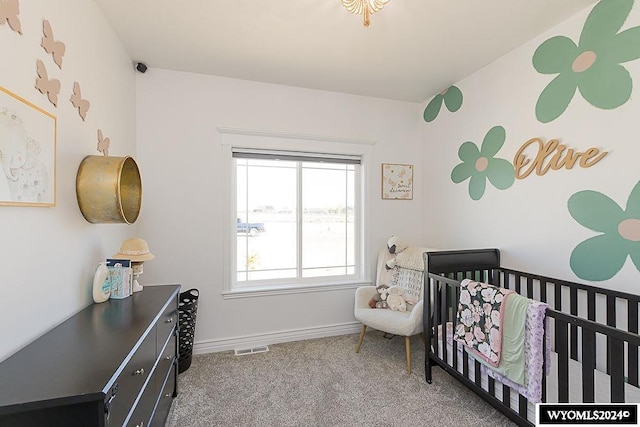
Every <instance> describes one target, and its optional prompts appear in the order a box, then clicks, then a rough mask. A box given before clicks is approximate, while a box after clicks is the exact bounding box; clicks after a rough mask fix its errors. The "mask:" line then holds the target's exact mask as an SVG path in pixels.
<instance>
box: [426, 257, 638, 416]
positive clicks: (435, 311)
mask: <svg viewBox="0 0 640 427" xmlns="http://www.w3.org/2000/svg"><path fill="white" fill-rule="evenodd" d="M424 260H425V265H426V266H427V270H428V271H427V274H425V286H424V314H423V317H424V319H423V320H424V336H425V341H426V343H427V344H428V345H426V346H425V348H426V355H425V376H426V380H427V382H428V383H431V382H432V367H434V366H439V367H441V368H442V369H444V370H445V371H446V372H447V373H449V374H450V375H452V376H453V377H455V378H456V379H458V380H459V381H461V382H462V383H464V384H465V385H466V386H467V387H469V388H470V389H471V390H473V391H474V392H475V393H477V394H478V395H479V396H480V397H482V398H483V399H484V400H485V401H487V402H488V403H490V404H491V405H493V406H494V407H495V408H496V409H498V410H499V411H500V412H502V413H503V414H505V415H506V416H507V417H509V418H510V419H512V420H513V421H514V422H516V423H517V424H518V425H523V426H526V425H533V424H534V423H535V405H534V403H532V402H528V400H527V398H526V397H524V396H523V395H521V394H519V393H518V392H517V391H516V390H515V389H511V388H509V387H507V386H506V385H504V384H502V383H501V382H500V381H498V380H496V379H493V378H492V377H490V376H487V375H483V372H482V369H481V364H480V362H478V361H477V360H475V359H474V358H472V357H471V356H469V355H468V353H467V352H466V351H463V350H462V344H461V343H457V342H456V341H453V342H452V343H450V344H449V347H450V348H449V350H447V341H446V340H444V338H443V335H446V333H445V334H438V331H439V330H440V331H446V326H447V323H448V322H452V323H453V328H454V329H455V322H456V312H457V301H458V298H459V295H460V282H461V281H462V280H463V279H465V278H469V279H472V280H475V281H479V282H485V283H489V284H492V285H496V286H501V287H503V288H507V289H512V290H514V291H516V292H518V293H519V294H521V295H523V296H525V297H527V298H531V299H534V300H537V301H542V302H545V303H547V304H548V305H549V308H548V309H547V310H546V316H547V318H548V319H547V325H548V327H546V328H545V329H546V330H545V333H546V334H548V336H549V337H550V342H551V351H552V353H551V354H552V355H553V356H554V357H553V358H552V364H555V366H543V370H547V369H551V368H552V373H551V375H548V376H547V375H543V376H542V378H543V379H542V401H541V402H543V403H576V402H583V403H620V402H635V403H638V402H640V388H639V378H638V376H639V375H638V363H639V361H638V348H639V346H640V336H639V335H638V326H639V319H638V307H639V303H640V296H639V295H632V294H628V293H623V292H617V291H612V290H607V289H601V288H597V287H593V286H588V285H584V284H579V283H573V282H569V281H566V280H559V279H553V278H549V277H543V276H541V275H537V274H530V273H525V272H521V271H515V270H511V269H508V268H504V267H501V266H500V251H499V250H498V249H471V250H457V251H439V252H425V253H424ZM441 347H442V348H441ZM607 383H608V387H607ZM603 393H604V394H605V396H604V397H603V396H602V394H603ZM576 395H577V396H576Z"/></svg>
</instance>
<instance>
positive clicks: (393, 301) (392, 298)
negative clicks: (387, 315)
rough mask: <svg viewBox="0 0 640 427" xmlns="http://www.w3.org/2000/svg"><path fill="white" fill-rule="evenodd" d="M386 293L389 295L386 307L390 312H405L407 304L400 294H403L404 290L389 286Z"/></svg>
mask: <svg viewBox="0 0 640 427" xmlns="http://www.w3.org/2000/svg"><path fill="white" fill-rule="evenodd" d="M387 292H388V293H389V295H388V296H387V305H388V306H389V308H390V309H391V310H395V311H407V302H406V301H405V300H404V297H403V296H402V294H404V289H402V288H401V287H400V286H391V287H390V288H389V289H388V290H387Z"/></svg>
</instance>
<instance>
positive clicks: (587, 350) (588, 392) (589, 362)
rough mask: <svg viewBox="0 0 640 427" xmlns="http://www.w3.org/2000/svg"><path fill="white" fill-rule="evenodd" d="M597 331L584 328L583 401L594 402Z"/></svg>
mask: <svg viewBox="0 0 640 427" xmlns="http://www.w3.org/2000/svg"><path fill="white" fill-rule="evenodd" d="M595 348H596V333H595V332H593V331H589V330H587V329H584V328H583V329H582V402H583V403H594V402H595V397H594V378H593V370H594V369H595V367H596V360H595V355H596V352H595Z"/></svg>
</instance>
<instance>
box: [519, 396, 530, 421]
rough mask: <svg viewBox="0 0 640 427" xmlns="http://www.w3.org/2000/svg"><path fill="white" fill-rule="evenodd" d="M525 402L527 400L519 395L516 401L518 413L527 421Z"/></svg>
mask: <svg viewBox="0 0 640 427" xmlns="http://www.w3.org/2000/svg"><path fill="white" fill-rule="evenodd" d="M527 402H528V401H527V398H526V397H524V396H523V395H520V399H519V401H518V413H519V414H520V416H521V417H522V418H524V419H525V420H526V419H527Z"/></svg>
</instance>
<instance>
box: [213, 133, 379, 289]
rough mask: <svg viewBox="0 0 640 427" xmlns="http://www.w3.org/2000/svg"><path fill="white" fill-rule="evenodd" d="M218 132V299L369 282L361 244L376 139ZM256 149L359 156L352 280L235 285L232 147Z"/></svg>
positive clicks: (364, 239)
mask: <svg viewBox="0 0 640 427" xmlns="http://www.w3.org/2000/svg"><path fill="white" fill-rule="evenodd" d="M218 132H219V133H220V142H221V145H222V154H223V160H222V185H223V194H224V197H225V201H226V202H225V203H224V205H225V206H227V208H225V209H224V212H223V227H222V229H223V230H224V233H223V239H222V241H223V245H224V248H223V254H224V260H223V265H224V272H223V280H224V284H223V293H222V295H223V297H224V298H225V299H228V298H240V297H254V296H262V295H278V294H287V293H303V292H317V291H328V290H331V291H333V290H337V289H354V288H356V287H357V286H361V285H363V284H370V283H372V281H371V277H369V275H370V274H369V271H370V270H371V269H370V268H368V265H367V264H368V262H367V260H368V259H369V257H368V254H367V251H366V248H367V247H368V245H367V241H368V237H367V236H368V235H369V233H368V232H367V224H368V221H367V215H366V213H367V212H368V211H369V209H367V203H368V198H367V193H368V192H369V191H368V188H367V187H368V186H367V183H368V182H370V179H369V174H370V171H371V168H370V167H369V161H370V159H369V158H370V153H371V151H372V148H373V145H374V144H375V142H371V141H362V140H353V139H348V138H340V137H327V136H317V135H304V134H293V133H285V132H273V131H256V130H247V129H236V128H228V127H218ZM243 148H244V149H261V150H270V151H271V150H272V151H288V152H304V153H318V154H323V155H326V154H327V153H331V154H335V155H338V156H340V155H342V156H354V155H355V156H359V157H360V158H361V162H360V174H359V177H358V181H359V182H360V189H359V193H360V194H359V212H357V217H358V218H359V223H358V230H357V234H358V236H359V239H358V241H357V242H356V259H357V260H358V262H357V264H358V275H357V277H358V278H357V279H356V280H342V281H335V280H333V279H331V280H327V279H324V280H323V278H322V277H319V278H318V277H316V278H313V279H311V278H309V279H304V280H302V281H301V282H297V281H295V282H292V281H290V280H287V281H284V282H279V281H273V282H270V283H262V284H259V285H251V284H243V285H236V283H235V280H236V274H235V272H236V264H235V262H236V258H235V253H236V251H235V246H236V241H237V233H236V225H235V224H236V211H235V207H236V206H235V199H236V176H235V167H234V159H233V157H232V154H233V150H234V149H236V150H238V149H243Z"/></svg>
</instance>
